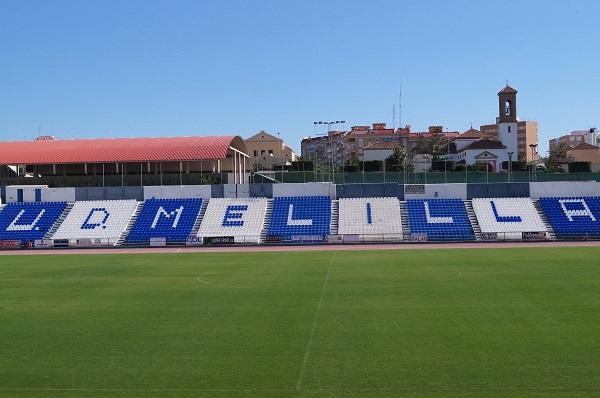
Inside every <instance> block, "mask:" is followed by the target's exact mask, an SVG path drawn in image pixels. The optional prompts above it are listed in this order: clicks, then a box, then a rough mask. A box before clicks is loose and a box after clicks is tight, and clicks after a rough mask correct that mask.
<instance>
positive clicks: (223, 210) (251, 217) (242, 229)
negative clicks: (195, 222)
mask: <svg viewBox="0 0 600 398" xmlns="http://www.w3.org/2000/svg"><path fill="white" fill-rule="evenodd" d="M266 211H267V199H264V198H244V199H229V198H228V199H222V198H215V199H211V200H210V201H209V202H208V207H207V209H206V213H205V214H204V218H203V219H202V224H200V229H199V231H198V237H199V238H201V239H204V238H209V237H224V236H232V237H233V238H234V242H235V243H259V242H260V235H261V232H262V230H263V227H264V222H265V213H266Z"/></svg>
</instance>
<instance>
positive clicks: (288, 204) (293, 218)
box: [269, 196, 331, 241]
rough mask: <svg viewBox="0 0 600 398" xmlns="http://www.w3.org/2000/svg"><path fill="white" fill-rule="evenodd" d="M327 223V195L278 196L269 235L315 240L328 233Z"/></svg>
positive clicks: (329, 206)
mask: <svg viewBox="0 0 600 398" xmlns="http://www.w3.org/2000/svg"><path fill="white" fill-rule="evenodd" d="M330 224H331V198H330V197H328V196H293V197H278V198H275V199H274V200H273V214H272V215H271V222H270V224H269V236H270V237H279V238H281V239H283V240H293V241H318V240H323V239H325V237H326V236H327V235H328V234H329V229H330Z"/></svg>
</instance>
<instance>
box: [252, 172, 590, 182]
mask: <svg viewBox="0 0 600 398" xmlns="http://www.w3.org/2000/svg"><path fill="white" fill-rule="evenodd" d="M263 176H265V177H269V181H271V179H272V180H275V181H277V182H279V183H282V182H283V183H306V182H333V183H336V184H355V183H399V184H453V183H506V182H548V181H600V173H541V172H537V173H533V172H526V171H524V172H512V173H491V172H490V173H486V172H481V171H464V172H463V171H449V172H447V173H444V172H427V173H426V172H422V173H408V172H407V173H404V172H402V171H399V172H385V173H384V172H364V173H362V172H344V173H322V172H319V173H317V172H312V171H304V172H303V171H273V172H264V171H263V172H261V175H258V174H253V175H252V177H251V182H254V183H258V182H269V181H267V179H266V178H264V177H263Z"/></svg>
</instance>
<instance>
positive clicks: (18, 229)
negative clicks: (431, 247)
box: [0, 136, 600, 248]
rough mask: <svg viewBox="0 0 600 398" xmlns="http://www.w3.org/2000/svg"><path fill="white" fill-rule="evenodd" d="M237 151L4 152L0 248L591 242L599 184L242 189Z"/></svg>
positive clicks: (210, 147)
mask: <svg viewBox="0 0 600 398" xmlns="http://www.w3.org/2000/svg"><path fill="white" fill-rule="evenodd" d="M244 152H245V147H244V145H243V142H242V140H241V138H239V137H236V136H224V137H170V138H169V137H167V138H131V139H93V140H45V141H32V142H11V143H3V144H2V145H1V146H0V159H1V160H0V165H6V166H10V167H12V168H15V170H17V172H16V173H14V174H15V175H12V174H11V175H10V176H5V177H4V178H9V180H6V181H13V182H15V181H16V182H18V183H22V184H23V185H17V184H10V185H9V184H6V183H5V182H4V181H5V180H2V181H3V182H4V185H1V186H0V199H1V200H0V202H1V203H3V204H4V205H2V204H0V247H5V248H6V247H17V246H19V247H23V246H25V247H30V246H33V247H44V248H46V247H51V246H57V247H66V246H69V247H87V246H106V247H112V246H122V245H125V246H127V245H136V246H149V245H152V246H162V245H203V244H205V245H210V244H254V245H258V244H280V243H295V244H298V243H310V242H314V243H358V242H406V243H408V242H422V241H431V242H440V241H446V242H449V241H452V242H463V241H469V242H470V241H481V240H487V241H489V240H551V239H555V238H557V239H600V198H599V197H598V194H597V193H598V192H600V183H598V182H596V181H584V182H582V181H573V182H567V181H558V182H522V183H517V182H506V183H489V184H488V183H483V182H482V183H452V184H404V183H398V182H392V183H389V182H388V183H383V184H379V183H359V184H355V183H347V184H346V183H342V184H334V183H329V182H323V183H318V182H309V183H297V184H284V183H281V184H279V183H273V182H272V181H271V182H262V183H252V184H250V183H248V182H249V178H248V171H249V164H246V163H245V159H246V156H247V155H245V153H244ZM11 170H12V169H11ZM215 173H216V174H219V176H216V177H218V178H212V177H215ZM283 173H284V171H282V174H283ZM9 174H10V173H9ZM204 177H211V178H208V179H207V181H204V180H205V178H204ZM174 180H175V181H176V182H175V183H174ZM204 182H209V183H204ZM228 182H233V183H232V184H230V183H228ZM97 185H101V186H97Z"/></svg>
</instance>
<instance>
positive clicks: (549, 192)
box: [529, 181, 600, 199]
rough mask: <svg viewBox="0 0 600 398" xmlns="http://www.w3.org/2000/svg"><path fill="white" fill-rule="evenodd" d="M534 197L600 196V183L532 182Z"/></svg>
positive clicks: (530, 185) (530, 187)
mask: <svg viewBox="0 0 600 398" xmlns="http://www.w3.org/2000/svg"><path fill="white" fill-rule="evenodd" d="M529 193H530V195H531V197H532V198H536V199H537V198H541V197H543V196H600V183H598V182H596V181H561V182H530V183H529Z"/></svg>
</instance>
